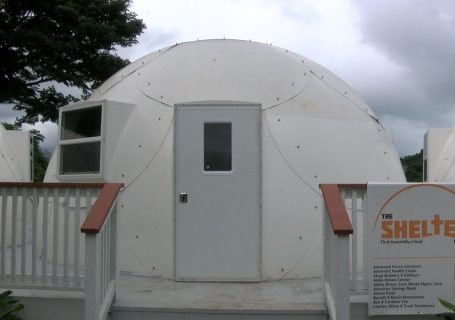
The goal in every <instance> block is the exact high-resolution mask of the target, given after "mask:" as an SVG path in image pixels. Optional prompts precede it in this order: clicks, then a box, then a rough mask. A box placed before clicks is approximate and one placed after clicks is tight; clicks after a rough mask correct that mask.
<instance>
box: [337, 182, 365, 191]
mask: <svg viewBox="0 0 455 320" xmlns="http://www.w3.org/2000/svg"><path fill="white" fill-rule="evenodd" d="M337 186H338V188H339V189H357V190H359V189H360V190H365V189H366V188H367V184H366V183H338V184H337Z"/></svg>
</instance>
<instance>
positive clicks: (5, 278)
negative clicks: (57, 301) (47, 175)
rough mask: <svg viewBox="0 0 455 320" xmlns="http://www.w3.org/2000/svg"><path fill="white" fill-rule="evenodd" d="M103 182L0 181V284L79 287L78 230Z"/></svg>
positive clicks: (81, 263) (81, 279)
mask: <svg viewBox="0 0 455 320" xmlns="http://www.w3.org/2000/svg"><path fill="white" fill-rule="evenodd" d="M102 186H103V184H81V183H79V184H68V183H67V184H57V183H47V184H34V183H7V182H5V183H0V202H1V205H0V210H1V211H0V255H1V257H0V282H1V283H2V286H8V287H12V288H14V287H27V288H33V287H36V288H59V289H62V288H65V289H82V288H83V287H84V276H85V267H84V258H85V257H84V246H85V244H84V236H83V235H82V234H81V233H80V226H81V223H82V221H83V220H84V219H85V217H86V215H87V214H88V212H89V211H90V209H91V207H92V204H93V202H94V201H95V199H96V198H97V196H98V193H99V190H100V189H101V187H102Z"/></svg>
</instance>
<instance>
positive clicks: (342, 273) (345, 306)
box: [332, 234, 351, 320]
mask: <svg viewBox="0 0 455 320" xmlns="http://www.w3.org/2000/svg"><path fill="white" fill-rule="evenodd" d="M334 247H335V252H334V253H333V254H334V255H335V261H336V262H337V263H336V275H335V277H334V279H333V280H334V281H335V283H336V285H335V288H333V289H334V290H333V295H334V301H335V310H336V315H337V317H336V319H337V320H349V319H350V318H351V301H350V294H349V283H350V279H349V275H350V271H349V236H348V235H338V234H335V235H334ZM333 267H335V266H333V265H332V268H333Z"/></svg>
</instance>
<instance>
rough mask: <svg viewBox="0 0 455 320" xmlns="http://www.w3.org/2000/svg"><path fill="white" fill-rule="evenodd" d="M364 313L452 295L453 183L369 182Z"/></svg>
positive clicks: (406, 308) (413, 309)
mask: <svg viewBox="0 0 455 320" xmlns="http://www.w3.org/2000/svg"><path fill="white" fill-rule="evenodd" d="M367 190H368V203H367V207H368V208H367V210H368V211H367V212H368V222H367V225H366V228H367V229H366V232H368V233H369V234H371V236H370V237H369V238H368V240H367V246H368V262H369V263H368V264H369V266H368V268H369V284H368V286H369V287H368V288H369V290H368V292H369V303H368V313H369V315H404V314H435V313H440V312H444V311H445V310H444V308H443V307H442V306H441V305H440V304H439V302H438V298H443V299H445V300H448V301H451V302H453V301H455V185H453V184H452V185H441V184H438V185H436V184H368V189H367Z"/></svg>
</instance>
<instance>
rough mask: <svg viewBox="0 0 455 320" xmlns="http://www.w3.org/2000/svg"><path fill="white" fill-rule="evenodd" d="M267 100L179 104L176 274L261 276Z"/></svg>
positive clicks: (253, 278)
mask: <svg viewBox="0 0 455 320" xmlns="http://www.w3.org/2000/svg"><path fill="white" fill-rule="evenodd" d="M260 121H261V117H260V105H255V104H248V105H241V106H239V105H235V106H233V105H226V104H225V105H219V104H218V105H214V104H206V105H195V104H182V105H177V106H176V121H175V124H176V127H175V154H174V156H175V160H174V161H175V179H176V181H175V191H176V192H175V193H176V194H175V199H176V204H175V258H176V261H175V276H176V280H181V281H258V280H259V279H260V259H261V258H260V257H261V256H260V254H261V252H260V248H261V246H260V243H261V239H260V233H261V224H260V220H261V216H260V203H261V198H260V197H261V192H260V190H261V182H260V175H261V165H260V162H261V158H260V143H261V137H260V129H261V128H260Z"/></svg>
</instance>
